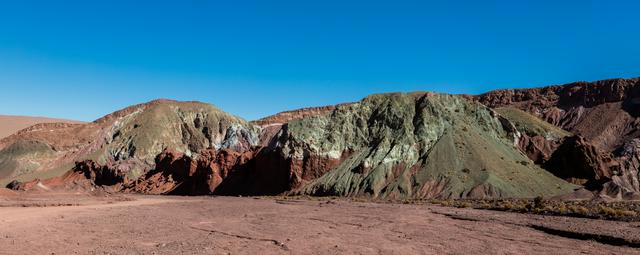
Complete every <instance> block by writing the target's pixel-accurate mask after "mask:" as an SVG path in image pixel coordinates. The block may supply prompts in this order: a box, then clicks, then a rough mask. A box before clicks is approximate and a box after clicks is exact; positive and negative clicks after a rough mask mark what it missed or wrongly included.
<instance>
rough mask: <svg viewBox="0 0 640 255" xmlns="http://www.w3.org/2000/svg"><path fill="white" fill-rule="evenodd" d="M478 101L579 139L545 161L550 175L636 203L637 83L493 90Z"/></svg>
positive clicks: (639, 163) (639, 160) (639, 187)
mask: <svg viewBox="0 0 640 255" xmlns="http://www.w3.org/2000/svg"><path fill="white" fill-rule="evenodd" d="M476 99H477V100H478V101H479V102H481V103H483V104H485V105H487V106H489V107H492V108H497V107H505V106H508V107H515V108H518V109H521V110H523V111H526V112H529V113H531V114H533V115H535V116H537V117H539V118H541V119H543V120H545V121H547V122H549V123H551V124H554V125H556V126H558V127H560V128H563V129H564V130H567V131H569V132H571V133H573V134H576V135H578V136H579V137H574V138H571V139H568V140H567V141H568V143H570V144H568V145H566V146H562V148H564V149H562V150H558V151H556V152H555V154H556V155H552V156H551V155H548V157H546V159H549V158H553V159H554V160H553V161H552V162H549V163H548V164H547V168H549V169H550V170H551V171H552V172H555V173H557V174H559V176H561V177H563V178H566V179H568V180H572V181H573V182H575V183H586V182H589V183H604V184H603V185H594V186H593V187H592V188H595V189H603V193H604V194H607V195H609V196H612V197H617V198H629V199H630V198H639V197H640V196H639V194H640V193H639V192H640V184H639V182H638V174H639V171H638V170H639V168H640V129H639V127H640V120H639V119H638V117H639V116H640V78H634V79H611V80H603V81H596V82H590V83H589V82H576V83H570V84H566V85H562V86H549V87H543V88H535V89H508V90H497V91H493V92H489V93H486V94H483V95H479V96H477V97H476ZM558 146H559V145H558ZM558 146H555V148H557V147H558ZM568 148H571V149H568ZM567 159H572V160H574V161H572V163H571V164H568V162H565V161H566V160H567ZM544 161H545V160H541V162H540V163H544ZM563 162H564V163H563ZM607 180H610V181H607Z"/></svg>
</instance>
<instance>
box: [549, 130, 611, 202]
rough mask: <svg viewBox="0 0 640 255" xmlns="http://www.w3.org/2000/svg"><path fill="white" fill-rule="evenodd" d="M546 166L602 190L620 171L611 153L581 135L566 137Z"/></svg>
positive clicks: (557, 172)
mask: <svg viewBox="0 0 640 255" xmlns="http://www.w3.org/2000/svg"><path fill="white" fill-rule="evenodd" d="M544 167H545V168H546V169H547V170H549V171H551V173H553V174H554V175H556V176H558V177H560V178H563V179H566V180H569V181H571V182H573V183H575V184H579V185H584V186H585V187H586V188H587V189H589V190H601V189H602V185H603V184H604V183H606V182H608V181H610V180H611V177H612V176H613V175H614V174H617V173H618V172H619V166H618V164H617V162H615V161H613V160H612V158H611V157H610V155H608V154H607V153H603V152H600V151H599V150H598V148H596V147H595V146H593V145H591V144H590V143H588V142H587V141H586V140H585V139H584V138H583V137H581V136H579V135H578V136H572V137H568V138H566V139H565V140H564V142H563V143H562V145H560V146H559V147H558V149H557V150H556V151H555V152H554V153H553V155H552V156H551V158H550V159H549V160H548V161H546V162H545V164H544Z"/></svg>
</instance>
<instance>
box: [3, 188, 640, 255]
mask: <svg viewBox="0 0 640 255" xmlns="http://www.w3.org/2000/svg"><path fill="white" fill-rule="evenodd" d="M2 193H3V194H1V198H0V247H2V248H1V249H0V254H640V250H638V244H640V223H637V222H635V223H633V222H632V223H628V222H618V221H605V220H592V219H580V218H570V217H559V216H541V215H527V214H517V213H509V212H498V211H489V210H476V209H468V208H452V207H442V206H438V205H424V204H422V205H415V204H399V203H375V202H359V201H353V200H347V199H329V198H326V199H317V198H316V199H314V198H296V197H293V198H290V197H289V198H288V197H214V196H200V197H180V196H144V195H119V194H118V195H110V194H99V195H96V194H92V195H88V194H84V193H15V192H13V191H8V190H3V191H2Z"/></svg>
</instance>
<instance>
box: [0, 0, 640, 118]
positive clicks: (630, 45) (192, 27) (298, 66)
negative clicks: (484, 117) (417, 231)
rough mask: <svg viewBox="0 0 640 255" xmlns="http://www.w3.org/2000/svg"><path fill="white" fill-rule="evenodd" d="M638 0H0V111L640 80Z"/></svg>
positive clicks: (92, 114) (244, 106)
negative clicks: (147, 102) (602, 80)
mask: <svg viewBox="0 0 640 255" xmlns="http://www.w3.org/2000/svg"><path fill="white" fill-rule="evenodd" d="M638 10H640V1H588V0H584V1H437V2H436V1H433V2H430V1H277V0H274V1H224V2H223V1H219V2H218V1H177V0H176V1H142V0H140V1H119V0H112V1H106V0H104V1H80V0H78V1H64V0H61V1H28V0H27V1H9V0H0V88H1V89H0V114H12V115H36V116H51V117H62V118H71V119H79V120H93V119H96V118H98V117H100V116H102V115H104V114H107V113H109V112H112V111H114V110H117V109H120V108H123V107H126V106H128V105H131V104H135V103H141V102H145V101H148V100H151V99H155V98H172V99H177V100H198V101H203V102H207V103H212V104H215V105H217V106H218V107H220V108H222V109H224V110H226V111H228V112H231V113H233V114H237V115H239V116H242V117H244V118H247V119H256V118H259V117H262V116H266V115H269V114H273V113H276V112H279V111H283V110H289V109H295V108H300V107H305V106H318V105H326V104H335V103H340V102H349V101H355V100H359V99H360V98H362V97H364V96H366V95H367V94H371V93H377V92H391V91H415V90H430V91H438V92H448V93H470V94H475V93H481V92H485V91H488V90H491V89H496V88H516V87H535V86H540V85H547V84H561V83H567V82H572V81H577V80H597V79H605V78H615V77H636V76H640V61H639V60H640V46H639V45H640V31H639V30H640V19H638V18H637V15H638Z"/></svg>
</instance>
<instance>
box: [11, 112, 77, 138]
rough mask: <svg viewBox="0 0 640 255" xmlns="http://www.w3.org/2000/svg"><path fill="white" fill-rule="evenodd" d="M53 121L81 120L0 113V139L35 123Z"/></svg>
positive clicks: (68, 121)
mask: <svg viewBox="0 0 640 255" xmlns="http://www.w3.org/2000/svg"><path fill="white" fill-rule="evenodd" d="M55 122H63V123H82V122H81V121H75V120H65V119H53V118H45V117H29V116H12V115H0V139H2V138H5V137H7V136H9V135H11V134H13V133H15V132H18V131H19V130H21V129H24V128H27V127H30V126H32V125H35V124H40V123H55Z"/></svg>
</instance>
